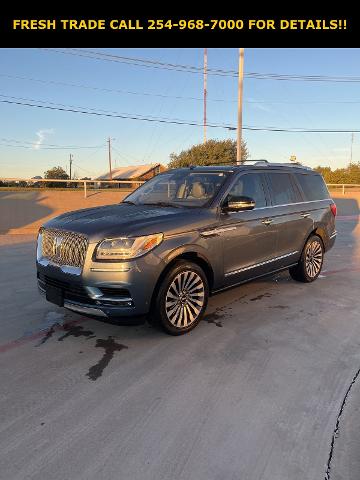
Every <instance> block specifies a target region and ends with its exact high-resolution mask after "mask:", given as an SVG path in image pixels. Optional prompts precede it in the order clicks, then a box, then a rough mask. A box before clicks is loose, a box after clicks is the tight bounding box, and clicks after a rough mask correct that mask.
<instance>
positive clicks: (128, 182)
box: [0, 178, 360, 198]
mask: <svg viewBox="0 0 360 480" xmlns="http://www.w3.org/2000/svg"><path fill="white" fill-rule="evenodd" d="M0 182H5V183H14V184H15V185H12V186H14V187H15V188H16V184H19V183H20V182H21V183H26V184H27V185H28V186H30V185H31V183H41V182H45V183H53V182H58V183H65V184H66V185H67V184H69V183H74V184H83V189H84V197H85V198H86V196H87V190H88V186H90V185H91V186H93V188H94V187H95V185H101V184H102V183H105V184H108V185H119V186H120V185H121V184H124V185H125V184H126V185H131V186H130V187H129V188H130V189H131V190H134V189H135V188H137V187H138V186H139V185H141V184H143V183H145V181H144V180H59V179H55V178H54V179H52V178H42V179H37V178H0ZM18 186H20V185H18ZM327 186H328V188H329V189H334V188H339V189H341V191H342V193H343V195H345V190H347V191H349V190H352V191H354V189H356V191H360V184H358V183H328V184H327ZM95 188H96V187H95Z"/></svg>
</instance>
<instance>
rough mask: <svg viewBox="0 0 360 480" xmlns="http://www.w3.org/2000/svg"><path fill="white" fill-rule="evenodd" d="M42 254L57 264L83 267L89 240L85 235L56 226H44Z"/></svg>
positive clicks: (41, 232)
mask: <svg viewBox="0 0 360 480" xmlns="http://www.w3.org/2000/svg"><path fill="white" fill-rule="evenodd" d="M40 234H41V238H42V256H43V257H45V258H47V259H49V260H51V261H52V262H54V263H56V264H57V265H68V266H71V267H82V266H83V265H84V262H85V255H86V250H87V247H88V240H87V238H86V237H85V235H82V234H81V233H76V232H67V231H64V230H57V229H55V228H42V229H41V230H40Z"/></svg>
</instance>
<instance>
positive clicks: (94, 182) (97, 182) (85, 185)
mask: <svg viewBox="0 0 360 480" xmlns="http://www.w3.org/2000/svg"><path fill="white" fill-rule="evenodd" d="M0 182H5V183H14V184H15V185H11V187H13V186H14V188H17V187H21V185H19V184H20V183H26V184H27V186H30V185H31V184H32V183H33V184H35V183H41V182H45V183H54V182H56V183H60V184H61V183H65V184H66V186H67V185H68V184H69V183H70V184H71V183H74V184H82V185H83V188H84V197H85V198H86V196H87V190H88V185H91V186H93V187H95V185H101V184H102V183H105V184H110V186H111V185H119V186H120V185H121V184H124V185H125V184H126V185H130V187H129V188H130V189H131V190H134V189H135V188H137V187H138V186H139V185H142V184H143V183H145V181H144V180H136V181H135V180H60V179H57V178H41V179H39V178H0ZM25 188H26V187H25ZM95 188H96V187H95Z"/></svg>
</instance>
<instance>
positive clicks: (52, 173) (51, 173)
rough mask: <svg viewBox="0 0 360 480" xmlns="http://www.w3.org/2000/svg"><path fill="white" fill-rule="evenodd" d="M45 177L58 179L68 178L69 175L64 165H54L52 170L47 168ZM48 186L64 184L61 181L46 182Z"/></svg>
mask: <svg viewBox="0 0 360 480" xmlns="http://www.w3.org/2000/svg"><path fill="white" fill-rule="evenodd" d="M44 178H51V179H54V180H55V179H56V180H68V179H69V175H68V174H67V173H66V172H65V170H64V169H63V168H62V167H53V168H51V169H50V170H47V171H46V172H45V173H44ZM44 183H45V185H46V186H47V187H51V188H54V187H59V186H60V187H62V186H63V184H62V183H61V182H44Z"/></svg>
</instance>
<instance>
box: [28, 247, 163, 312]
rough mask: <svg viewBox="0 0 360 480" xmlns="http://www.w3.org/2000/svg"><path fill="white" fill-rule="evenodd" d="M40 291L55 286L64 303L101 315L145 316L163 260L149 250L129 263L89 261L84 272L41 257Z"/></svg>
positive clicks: (66, 306) (75, 309)
mask: <svg viewBox="0 0 360 480" xmlns="http://www.w3.org/2000/svg"><path fill="white" fill-rule="evenodd" d="M36 265H37V277H38V286H39V290H40V293H42V294H44V295H46V289H47V288H48V286H49V287H55V288H57V289H60V290H61V291H62V294H63V300H64V304H63V306H64V307H65V308H67V309H69V310H73V311H75V312H78V313H82V314H85V315H91V316H98V317H107V318H111V317H117V318H120V317H124V318H129V317H141V316H145V315H147V314H148V313H149V310H150V306H151V300H152V296H153V292H154V287H155V285H156V283H157V280H158V278H159V276H160V273H161V270H162V268H164V266H163V265H162V261H160V259H159V258H158V257H155V255H153V254H151V253H149V254H148V255H147V256H145V257H142V258H139V259H137V261H133V262H128V263H127V264H126V265H123V267H121V265H119V264H111V265H110V264H109V263H107V264H101V263H99V262H93V261H92V260H90V262H89V263H87V262H85V265H84V267H83V269H82V271H81V272H80V273H77V274H74V273H69V272H68V271H66V269H64V268H63V267H61V266H58V265H55V264H51V263H49V262H42V261H41V259H38V261H37V264H36Z"/></svg>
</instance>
